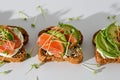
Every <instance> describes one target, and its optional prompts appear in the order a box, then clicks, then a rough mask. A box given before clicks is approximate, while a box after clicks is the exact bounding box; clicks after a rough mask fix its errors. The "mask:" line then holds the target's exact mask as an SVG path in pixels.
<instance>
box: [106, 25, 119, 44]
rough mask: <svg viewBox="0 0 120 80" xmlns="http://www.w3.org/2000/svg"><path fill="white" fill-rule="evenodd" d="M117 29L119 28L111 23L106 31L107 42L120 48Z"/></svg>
mask: <svg viewBox="0 0 120 80" xmlns="http://www.w3.org/2000/svg"><path fill="white" fill-rule="evenodd" d="M118 29H120V27H117V26H116V25H115V23H112V24H111V25H109V26H108V28H107V29H106V35H107V37H108V40H109V41H110V42H112V43H113V45H115V44H116V45H118V46H120V42H119V41H118Z"/></svg>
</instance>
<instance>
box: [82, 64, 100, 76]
mask: <svg viewBox="0 0 120 80" xmlns="http://www.w3.org/2000/svg"><path fill="white" fill-rule="evenodd" d="M82 66H83V67H84V68H85V69H87V70H89V71H92V72H93V73H94V74H96V73H97V72H98V69H93V68H91V67H89V66H87V65H85V64H82Z"/></svg>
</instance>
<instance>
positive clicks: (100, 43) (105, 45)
mask: <svg viewBox="0 0 120 80" xmlns="http://www.w3.org/2000/svg"><path fill="white" fill-rule="evenodd" d="M95 41H96V47H97V48H98V49H99V50H100V51H101V52H102V53H103V54H104V55H105V56H109V57H113V58H116V57H118V56H119V55H120V51H118V50H116V48H115V47H114V46H113V45H112V44H111V43H110V42H108V41H107V36H106V35H105V30H102V31H100V32H99V33H98V34H97V35H96V38H95Z"/></svg>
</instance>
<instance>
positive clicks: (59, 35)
mask: <svg viewBox="0 0 120 80" xmlns="http://www.w3.org/2000/svg"><path fill="white" fill-rule="evenodd" d="M48 33H49V34H51V35H54V36H56V37H57V38H59V39H60V40H61V41H64V42H67V40H66V37H65V35H64V34H62V33H61V32H59V31H57V30H49V31H48Z"/></svg>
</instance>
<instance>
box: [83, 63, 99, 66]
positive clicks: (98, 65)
mask: <svg viewBox="0 0 120 80" xmlns="http://www.w3.org/2000/svg"><path fill="white" fill-rule="evenodd" d="M84 64H87V65H94V66H96V67H100V66H101V65H100V64H93V63H84Z"/></svg>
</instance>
